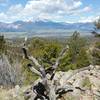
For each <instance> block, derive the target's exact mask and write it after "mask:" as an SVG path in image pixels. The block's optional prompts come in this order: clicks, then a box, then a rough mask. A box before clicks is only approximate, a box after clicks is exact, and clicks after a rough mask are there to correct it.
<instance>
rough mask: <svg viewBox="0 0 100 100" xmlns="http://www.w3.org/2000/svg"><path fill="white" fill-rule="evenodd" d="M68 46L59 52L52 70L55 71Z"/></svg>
mask: <svg viewBox="0 0 100 100" xmlns="http://www.w3.org/2000/svg"><path fill="white" fill-rule="evenodd" d="M68 48H69V47H68V45H67V46H66V47H65V48H64V49H63V50H62V51H61V53H60V54H59V57H58V58H57V59H56V62H55V64H54V65H53V66H52V68H54V69H56V68H57V67H58V65H59V63H60V60H61V59H62V57H63V56H64V55H65V52H66V50H67V49H68Z"/></svg>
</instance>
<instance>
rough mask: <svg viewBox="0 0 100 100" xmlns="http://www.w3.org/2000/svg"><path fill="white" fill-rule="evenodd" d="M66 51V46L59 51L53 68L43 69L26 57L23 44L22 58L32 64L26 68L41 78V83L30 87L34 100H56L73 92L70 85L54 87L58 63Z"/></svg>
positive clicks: (32, 58) (32, 59) (34, 59)
mask: <svg viewBox="0 0 100 100" xmlns="http://www.w3.org/2000/svg"><path fill="white" fill-rule="evenodd" d="M67 49H68V46H66V47H65V48H64V49H63V50H62V51H61V53H60V54H59V56H58V58H57V59H56V61H55V64H54V65H53V66H51V67H49V68H48V69H45V68H44V66H42V65H40V64H39V62H38V60H37V59H36V58H34V57H33V56H29V55H28V53H27V49H26V46H25V44H24V46H23V48H22V50H23V53H24V57H25V58H26V59H28V60H30V61H31V62H32V63H33V64H31V63H29V64H28V67H29V68H30V70H31V71H32V72H33V73H35V74H37V75H38V76H40V77H41V82H38V84H36V85H35V86H33V87H32V88H33V92H35V93H36V95H37V96H36V97H35V99H34V100H37V99H38V98H40V100H57V98H59V97H61V96H62V94H64V93H66V92H73V90H74V88H75V87H73V86H72V85H66V86H63V87H61V86H58V85H56V84H55V80H54V76H55V72H56V69H57V67H58V65H59V63H60V60H61V59H62V57H63V56H64V55H65V52H66V51H67ZM33 65H35V66H36V67H37V68H38V69H36V68H35V67H34V66H33ZM87 69H89V68H88V67H87V68H85V69H80V70H77V71H76V72H75V73H73V75H75V74H76V73H78V72H80V71H81V70H87ZM73 75H71V76H70V77H69V78H68V80H69V79H70V78H71V77H72V76H73ZM48 76H49V77H48ZM79 88H80V87H79ZM76 89H77V88H76ZM80 89H81V88H80ZM82 90H83V89H82ZM26 94H27V93H26ZM27 95H28V94H27Z"/></svg>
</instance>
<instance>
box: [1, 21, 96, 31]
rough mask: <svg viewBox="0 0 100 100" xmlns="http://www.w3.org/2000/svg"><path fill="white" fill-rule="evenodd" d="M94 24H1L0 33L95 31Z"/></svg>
mask: <svg viewBox="0 0 100 100" xmlns="http://www.w3.org/2000/svg"><path fill="white" fill-rule="evenodd" d="M94 27H95V26H94V24H93V23H90V22H87V23H62V22H52V21H35V22H32V21H28V22H27V21H26V22H25V21H16V22H13V23H3V22H0V32H36V31H38V30H48V29H49V30H50V29H53V30H56V29H64V30H71V29H73V30H85V31H89V30H93V29H94Z"/></svg>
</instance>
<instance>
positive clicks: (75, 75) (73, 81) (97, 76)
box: [0, 65, 100, 100]
mask: <svg viewBox="0 0 100 100" xmlns="http://www.w3.org/2000/svg"><path fill="white" fill-rule="evenodd" d="M90 67H91V70H83V71H79V72H78V70H69V71H68V72H61V71H59V72H57V73H56V75H55V78H54V79H55V81H56V83H57V84H58V85H59V86H65V85H67V84H68V85H71V86H73V88H74V91H73V92H67V93H65V94H64V95H63V96H62V97H61V98H60V99H59V100H100V66H92V65H90ZM29 88H30V86H24V87H19V86H18V85H16V86H15V88H13V89H8V90H7V89H3V88H2V86H1V88H0V100H24V94H23V93H24V92H25V91H26V90H27V89H29ZM30 93H31V98H30V100H33V99H32V97H33V96H34V93H33V92H32V91H31V90H30Z"/></svg>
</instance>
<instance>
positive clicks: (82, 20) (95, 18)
mask: <svg viewBox="0 0 100 100" xmlns="http://www.w3.org/2000/svg"><path fill="white" fill-rule="evenodd" d="M98 18H99V16H89V17H81V19H80V20H79V22H83V23H86V22H94V21H96V20H97V19H98Z"/></svg>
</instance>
